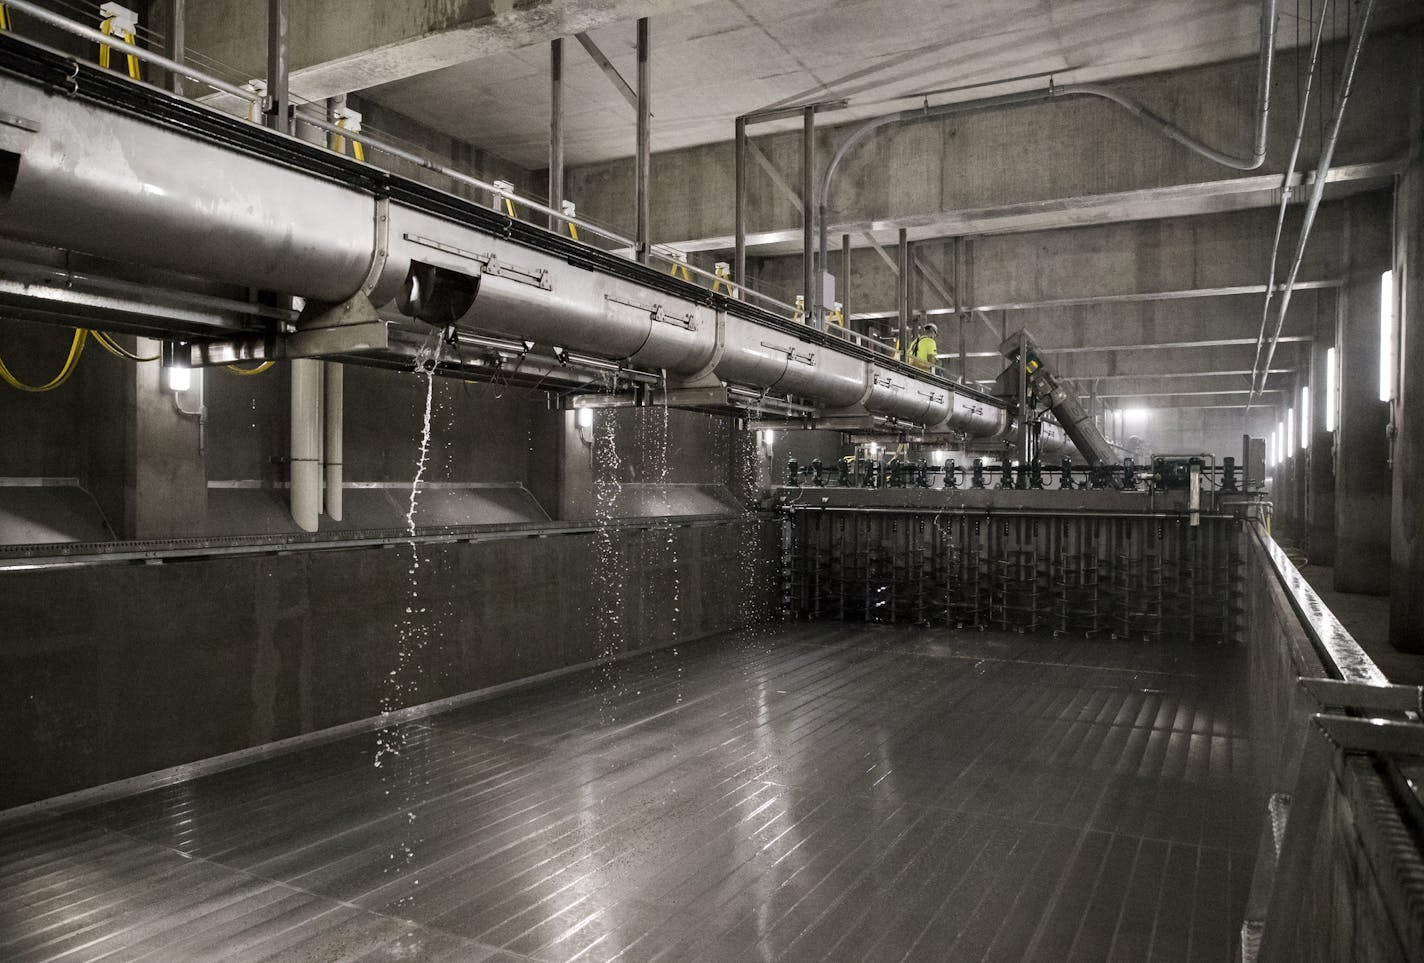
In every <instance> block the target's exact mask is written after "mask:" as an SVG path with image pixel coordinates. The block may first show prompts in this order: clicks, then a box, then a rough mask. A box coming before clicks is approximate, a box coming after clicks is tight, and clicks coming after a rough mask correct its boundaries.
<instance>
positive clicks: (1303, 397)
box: [1300, 385, 1310, 451]
mask: <svg viewBox="0 0 1424 963" xmlns="http://www.w3.org/2000/svg"><path fill="white" fill-rule="evenodd" d="M1309 447H1310V385H1301V386H1300V450H1301V451H1305V450H1306V449H1308V448H1309Z"/></svg>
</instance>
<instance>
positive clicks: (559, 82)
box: [549, 38, 564, 231]
mask: <svg viewBox="0 0 1424 963" xmlns="http://www.w3.org/2000/svg"><path fill="white" fill-rule="evenodd" d="M563 202H564V41H563V40H562V39H561V38H555V39H554V40H550V41H549V206H550V207H551V208H553V209H554V210H556V211H558V210H562V209H563ZM549 230H551V231H558V230H560V223H559V221H558V220H557V219H556V218H554V217H552V216H551V217H550V218H549Z"/></svg>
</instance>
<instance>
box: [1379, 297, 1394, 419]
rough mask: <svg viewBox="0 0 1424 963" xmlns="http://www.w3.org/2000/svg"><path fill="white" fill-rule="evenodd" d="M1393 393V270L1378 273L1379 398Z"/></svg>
mask: <svg viewBox="0 0 1424 963" xmlns="http://www.w3.org/2000/svg"><path fill="white" fill-rule="evenodd" d="M1393 395H1394V271H1386V272H1384V273H1383V274H1381V275H1380V369H1379V400H1380V401H1389V400H1390V398H1391V397H1392V396H1393Z"/></svg>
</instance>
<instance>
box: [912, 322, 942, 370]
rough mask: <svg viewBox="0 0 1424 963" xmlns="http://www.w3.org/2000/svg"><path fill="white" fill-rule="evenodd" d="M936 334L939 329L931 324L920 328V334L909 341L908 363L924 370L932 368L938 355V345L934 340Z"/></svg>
mask: <svg viewBox="0 0 1424 963" xmlns="http://www.w3.org/2000/svg"><path fill="white" fill-rule="evenodd" d="M937 334H939V329H938V328H936V327H935V326H934V325H933V324H926V325H925V326H924V327H922V328H920V336H919V337H918V338H916V339H915V340H913V341H911V342H910V358H909V361H910V364H912V365H914V366H915V367H916V368H923V369H924V370H925V371H931V370H933V369H934V366H935V361H936V360H937V359H938V357H939V345H938V344H937V343H936V342H935V335H937Z"/></svg>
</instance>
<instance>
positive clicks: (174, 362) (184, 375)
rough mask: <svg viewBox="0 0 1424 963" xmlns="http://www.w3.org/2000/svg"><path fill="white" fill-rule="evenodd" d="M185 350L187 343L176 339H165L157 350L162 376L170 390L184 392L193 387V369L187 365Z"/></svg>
mask: <svg viewBox="0 0 1424 963" xmlns="http://www.w3.org/2000/svg"><path fill="white" fill-rule="evenodd" d="M187 350H188V349H187V345H185V344H183V343H182V342H178V341H165V342H163V346H162V348H161V349H160V350H159V355H160V356H161V357H162V359H163V376H164V378H165V379H167V381H168V388H169V390H171V391H174V392H184V391H187V390H188V389H189V388H191V387H193V369H192V368H191V367H189V365H188V358H187V355H186V352H187Z"/></svg>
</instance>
